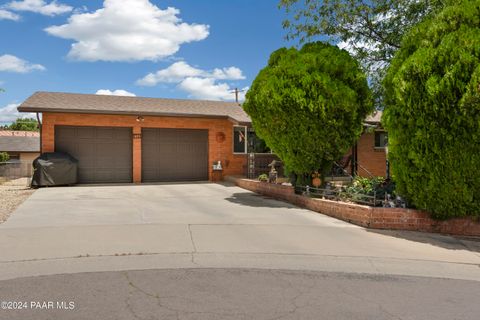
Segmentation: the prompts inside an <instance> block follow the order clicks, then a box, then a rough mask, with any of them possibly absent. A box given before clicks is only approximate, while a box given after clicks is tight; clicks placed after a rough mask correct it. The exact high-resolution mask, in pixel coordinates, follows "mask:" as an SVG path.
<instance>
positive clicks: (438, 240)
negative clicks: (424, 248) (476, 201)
mask: <svg viewBox="0 0 480 320" xmlns="http://www.w3.org/2000/svg"><path fill="white" fill-rule="evenodd" d="M366 230H367V231H368V232H371V233H376V234H381V235H384V236H390V237H395V238H400V239H405V240H409V241H414V242H421V243H428V244H430V245H432V246H435V247H440V248H445V249H450V250H468V251H473V252H480V237H479V238H477V237H453V236H447V235H441V234H435V233H427V232H417V231H402V230H375V229H366Z"/></svg>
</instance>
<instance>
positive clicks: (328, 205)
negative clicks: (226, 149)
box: [230, 178, 480, 236]
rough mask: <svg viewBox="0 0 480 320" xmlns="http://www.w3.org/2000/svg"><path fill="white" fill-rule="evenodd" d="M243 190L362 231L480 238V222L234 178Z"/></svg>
mask: <svg viewBox="0 0 480 320" xmlns="http://www.w3.org/2000/svg"><path fill="white" fill-rule="evenodd" d="M230 180H231V181H233V182H235V184H236V185H238V186H239V187H241V188H244V189H247V190H250V191H253V192H256V193H259V194H262V195H265V196H269V197H272V198H275V199H279V200H284V201H288V202H290V203H293V204H295V205H297V206H299V207H303V208H307V209H310V210H312V211H316V212H320V213H323V214H325V215H327V216H331V217H334V218H337V219H340V220H344V221H347V222H350V223H353V224H356V225H359V226H362V227H367V228H372V229H392V230H411V231H423V232H435V233H443V234H451V235H462V236H480V222H479V221H475V220H473V219H471V218H455V219H450V220H445V221H439V220H434V219H432V218H430V217H429V215H428V213H426V212H423V211H420V210H414V209H403V208H381V207H369V206H364V205H360V204H356V203H348V202H340V201H332V200H324V199H316V198H309V197H304V196H301V195H297V194H295V190H294V188H293V187H290V186H282V185H275V184H270V183H266V182H260V181H256V180H249V179H241V178H230Z"/></svg>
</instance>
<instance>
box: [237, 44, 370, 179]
mask: <svg viewBox="0 0 480 320" xmlns="http://www.w3.org/2000/svg"><path fill="white" fill-rule="evenodd" d="M244 109H245V111H246V112H247V113H248V114H249V115H250V117H251V118H252V123H253V127H254V128H255V132H256V133H257V134H258V136H259V137H261V138H262V139H264V140H265V142H266V144H267V145H268V147H270V148H271V149H272V151H273V152H275V153H276V154H277V155H278V156H279V158H280V159H281V160H282V162H283V163H284V165H285V166H287V167H288V168H289V169H290V170H291V172H292V173H294V174H295V175H298V176H300V177H303V178H305V179H306V178H309V179H311V177H310V174H311V173H312V172H314V171H315V170H318V171H320V172H322V173H323V172H325V171H327V170H328V169H329V168H330V166H331V164H332V162H333V161H336V160H338V159H339V158H340V157H341V156H343V155H344V154H345V153H346V152H347V151H348V149H349V148H350V147H351V146H352V145H353V144H354V143H355V141H356V139H357V138H358V137H359V136H360V134H361V132H362V130H363V120H364V119H365V117H366V116H367V115H368V114H369V113H371V112H372V111H373V102H372V99H371V92H370V89H369V88H368V84H367V80H366V76H365V74H364V72H363V71H362V69H361V68H360V65H359V63H358V62H357V61H356V60H355V59H354V58H352V57H351V56H350V54H349V53H348V52H347V51H345V50H341V49H339V48H338V47H337V46H332V45H329V44H326V43H321V42H316V43H309V44H306V45H304V46H303V48H301V49H300V50H297V49H296V48H290V49H287V48H282V49H279V50H277V51H275V52H273V53H272V55H271V56H270V59H269V61H268V65H267V66H266V67H265V68H264V69H263V70H261V71H260V73H259V74H258V75H257V77H256V78H255V80H254V82H253V84H252V87H251V88H250V90H249V91H248V92H247V96H246V101H245V103H244ZM303 183H307V184H310V182H306V181H303Z"/></svg>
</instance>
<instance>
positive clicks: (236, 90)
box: [230, 88, 245, 103]
mask: <svg viewBox="0 0 480 320" xmlns="http://www.w3.org/2000/svg"><path fill="white" fill-rule="evenodd" d="M243 91H245V90H238V88H235V90H233V91H230V92H231V93H235V102H236V103H238V94H239V93H240V92H243Z"/></svg>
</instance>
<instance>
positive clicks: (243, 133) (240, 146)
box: [233, 126, 247, 153]
mask: <svg viewBox="0 0 480 320" xmlns="http://www.w3.org/2000/svg"><path fill="white" fill-rule="evenodd" d="M233 153H247V127H245V126H233Z"/></svg>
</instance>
